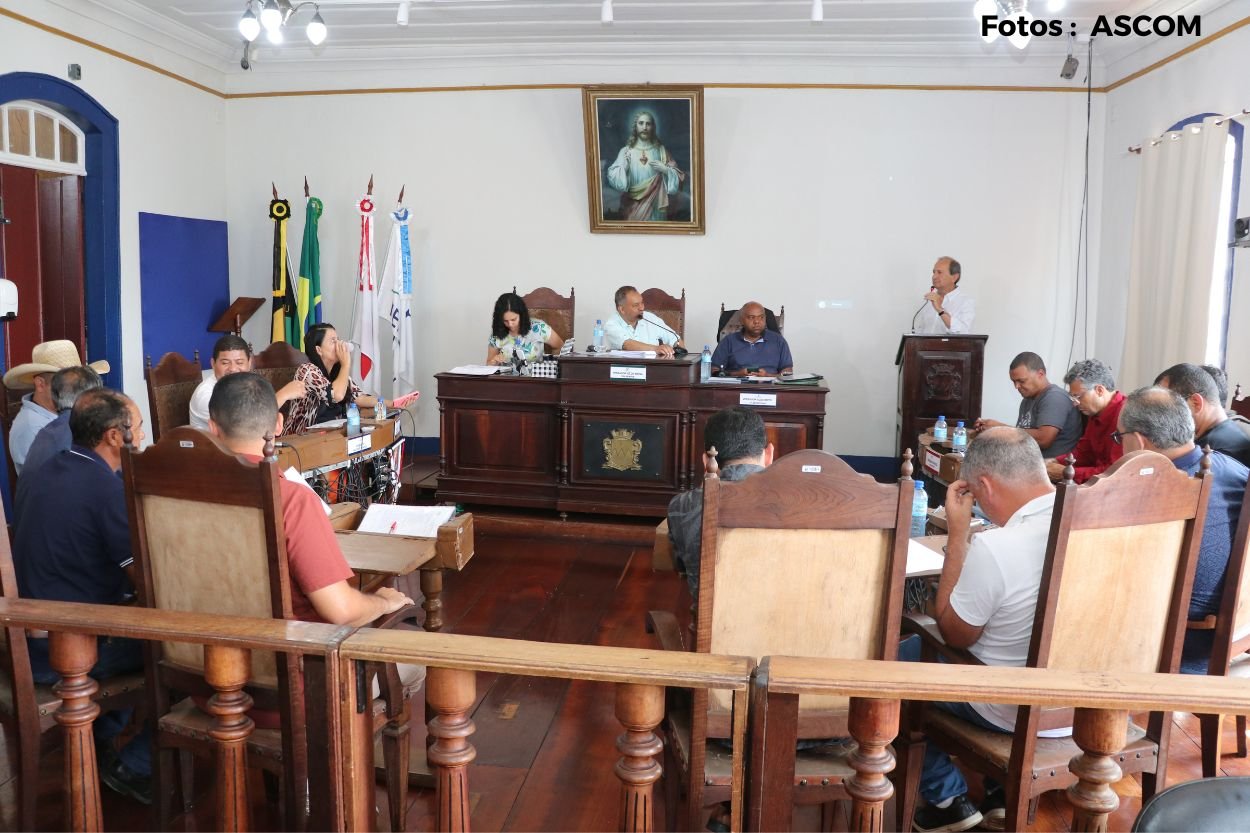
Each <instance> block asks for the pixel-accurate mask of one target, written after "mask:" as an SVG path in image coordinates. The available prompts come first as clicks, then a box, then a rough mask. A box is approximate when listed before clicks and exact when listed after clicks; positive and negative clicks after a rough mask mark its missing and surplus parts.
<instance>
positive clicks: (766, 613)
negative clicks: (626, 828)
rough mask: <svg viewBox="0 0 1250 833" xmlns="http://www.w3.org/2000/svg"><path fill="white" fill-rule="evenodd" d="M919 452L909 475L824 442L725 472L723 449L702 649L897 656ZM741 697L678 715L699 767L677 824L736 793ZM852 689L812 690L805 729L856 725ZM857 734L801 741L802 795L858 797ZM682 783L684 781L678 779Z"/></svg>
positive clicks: (703, 594) (699, 817)
mask: <svg viewBox="0 0 1250 833" xmlns="http://www.w3.org/2000/svg"><path fill="white" fill-rule="evenodd" d="M910 475H911V466H910V462H908V463H905V464H904V474H903V478H902V479H901V480H900V481H899V482H898V483H897V484H888V485H887V484H882V483H878V482H877V481H876V480H874V479H873V478H872V477H869V476H868V475H863V474H857V473H856V472H855V471H854V470H853V469H851V467H850V466H848V465H847V464H846V463H845V462H843V461H842V460H840V459H839V458H837V457H835V456H834V455H832V454H828V453H826V452H824V451H815V450H806V451H797V452H795V453H793V454H788V455H786V456H785V457H783V458H782V459H780V460H778V461H777V462H775V463H774V464H773V465H772V466H770V467H769V468H768V469H766V470H765V471H762V472H759V473H757V474H754V475H751V476H750V477H748V478H746V479H745V480H743V481H741V482H736V483H728V482H723V481H721V480H720V478H719V476H718V474H717V467H716V461H715V458H714V457H713V459H712V460H711V462H710V463H709V465H708V471H707V475H706V478H705V479H704V481H703V531H702V549H701V558H700V569H699V598H698V600H697V607H696V613H695V635H694V646H693V648H694V650H695V651H698V652H701V653H715V654H733V655H737V656H751V657H756V658H759V657H764V656H767V655H769V654H785V655H797V656H815V657H838V658H847V659H886V660H890V659H894V658H895V656H896V655H897V652H898V641H899V640H898V634H899V619H900V616H901V614H902V610H903V583H904V578H905V575H906V570H907V563H906V562H907V545H908V529H909V524H910V520H911V501H912V496H913V495H914V494H915V489H914V486H913V482H912V480H911V477H910ZM651 621H652V624H653V626H654V627H655V630H656V632H657V634H658V635H659V637H660V642H661V645H663V647H664V648H665V649H668V650H689V647H687V645H686V644H685V643H684V641H683V639H682V634H681V632H680V631H681V629H680V628H679V627H678V626H677V620H676V617H674V616H673V614H672V613H671V612H668V611H664V612H660V611H652V613H651ZM730 703H731V701H730V698H729V697H728V696H724V695H722V694H721V693H720V692H710V693H709V692H707V691H696V692H695V693H694V696H693V703H692V705H686V706H685V707H683V706H682V705H680V704H677V703H674V704H673V705H672V706H671V707H670V709H669V713H668V715H667V718H666V722H665V727H666V732H667V734H668V740H669V743H668V746H667V749H668V754H669V755H670V759H671V760H672V761H673V762H674V763H676V765H677V767H676V769H675V770H674V769H670V770H669V771H670V772H673V771H681V772H684V773H685V774H686V775H687V776H688V777H687V778H686V779H685V780H686V784H687V790H688V794H687V801H686V810H687V817H686V818H685V819H681V820H680V821H678V822H677V824H676V825H675V826H674V828H673V829H685V830H701V829H702V828H703V824H704V816H705V810H704V808H705V807H707V806H710V805H713V804H716V803H718V802H721V801H725V800H727V799H728V798H729V786H730V776H731V771H730V764H731V758H730V752H729V750H728V749H727V748H726V747H725V745H724V744H722V743H716V742H712V743H709V742H708V740H709V739H710V738H729V737H731V733H730V726H731V714H730ZM847 708H848V702H847V700H846V698H834V697H821V698H818V697H805V698H801V699H800V703H799V726H798V737H799V738H807V739H811V738H821V739H827V738H843V737H846V736H847V734H848V732H847V725H846V724H847ZM853 748H854V747H853V745H843V744H834V745H830V746H826V747H821V748H819V749H816V750H812V751H809V752H801V753H800V754H799V760H798V762H797V763H796V768H795V780H794V801H795V802H796V803H801V804H816V803H820V804H823V803H826V802H831V801H835V800H839V799H844V798H846V797H847V794H846V792H845V790H844V789H843V787H842V779H843V778H849V777H850V776H851V775H852V774H853V770H852V769H851V768H850V765H849V764H848V763H847V760H846V756H847V755H849V754H850V751H851V750H852V749H853ZM670 794H671V785H670Z"/></svg>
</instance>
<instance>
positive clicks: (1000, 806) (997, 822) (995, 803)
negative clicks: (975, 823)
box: [980, 789, 1007, 830]
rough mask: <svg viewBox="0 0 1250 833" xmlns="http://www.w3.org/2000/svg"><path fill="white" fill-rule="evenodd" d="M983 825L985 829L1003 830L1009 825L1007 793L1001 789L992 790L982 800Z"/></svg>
mask: <svg viewBox="0 0 1250 833" xmlns="http://www.w3.org/2000/svg"><path fill="white" fill-rule="evenodd" d="M980 810H981V827H982V828H984V829H985V830H1002V829H1003V828H1004V827H1006V826H1007V793H1006V792H1004V791H1003V790H1001V789H998V790H990V791H989V792H987V793H986V794H985V798H984V800H982V801H981V807H980Z"/></svg>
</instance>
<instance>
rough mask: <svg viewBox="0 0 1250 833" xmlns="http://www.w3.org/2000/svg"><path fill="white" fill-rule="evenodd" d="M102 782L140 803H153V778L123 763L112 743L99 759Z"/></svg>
mask: <svg viewBox="0 0 1250 833" xmlns="http://www.w3.org/2000/svg"><path fill="white" fill-rule="evenodd" d="M99 768H100V783H101V784H103V785H104V786H106V787H108V788H109V789H110V790H112V791H113V792H115V793H118V794H120V795H124V796H126V797H127V798H130V799H133V800H135V801H137V802H139V803H140V804H147V805H151V803H152V779H151V778H146V777H144V776H142V775H139V774H137V773H136V772H134V771H133V770H132V769H131V768H130V767H128V766H126V765H125V764H124V763H122V760H121V758H120V757H118V755H117V753H116V752H115V751H114V750H113V748H112V745H111V744H110V745H109V746H108V747H107V748H106V749H104V750H103V754H102V755H101V756H100V760H99Z"/></svg>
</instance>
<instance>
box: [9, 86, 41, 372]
mask: <svg viewBox="0 0 1250 833" xmlns="http://www.w3.org/2000/svg"><path fill="white" fill-rule="evenodd" d="M13 112H16V111H11V112H10V114H9V115H10V116H12V114H13ZM38 178H39V173H38V171H35V170H33V169H31V168H18V167H14V166H12V165H0V199H3V200H4V216H5V217H8V218H9V220H10V221H11V222H10V223H9V224H8V225H7V226H3V227H0V228H2V229H3V230H2V231H0V234H3V235H4V277H5V278H7V279H8V280H11V281H13V283H15V284H17V295H18V300H19V306H18V316H17V318H16V319H14V320H13V321H10V322H8V323H6V324H5V329H6V334H5V335H6V337H5V341H4V346H5V352H6V355H5V367H13V366H14V365H17V364H21V363H22V362H28V361H30V353H31V350H32V349H33V348H34V346H35V345H36V344H38V343H39V342H41V341H43V338H42V336H43V295H42V292H41V291H40V283H39V185H38Z"/></svg>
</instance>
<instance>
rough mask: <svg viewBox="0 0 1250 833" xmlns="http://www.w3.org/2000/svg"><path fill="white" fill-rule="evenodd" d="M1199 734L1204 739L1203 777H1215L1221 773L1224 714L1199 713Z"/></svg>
mask: <svg viewBox="0 0 1250 833" xmlns="http://www.w3.org/2000/svg"><path fill="white" fill-rule="evenodd" d="M1194 716H1195V717H1197V718H1198V736H1199V738H1200V739H1201V741H1202V777H1203V778H1214V777H1215V776H1217V775H1218V774H1219V769H1220V756H1221V753H1222V752H1223V749H1222V746H1223V744H1222V743H1221V741H1222V740H1223V738H1222V737H1221V736H1222V735H1223V734H1224V732H1223V729H1224V715H1222V714H1199V715H1194Z"/></svg>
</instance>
